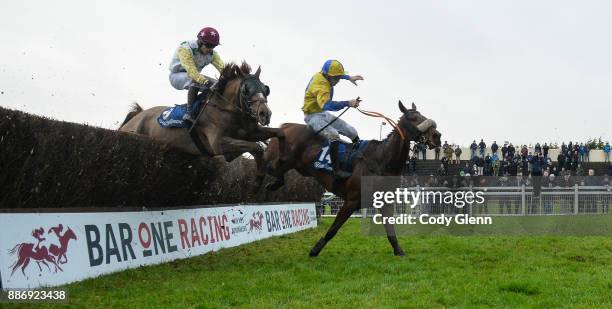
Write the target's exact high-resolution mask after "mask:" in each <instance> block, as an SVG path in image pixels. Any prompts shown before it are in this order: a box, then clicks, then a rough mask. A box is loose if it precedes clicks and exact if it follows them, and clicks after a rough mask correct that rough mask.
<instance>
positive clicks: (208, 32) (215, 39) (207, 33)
mask: <svg viewBox="0 0 612 309" xmlns="http://www.w3.org/2000/svg"><path fill="white" fill-rule="evenodd" d="M219 39H220V38H219V31H217V30H216V29H215V28H212V27H204V28H202V30H200V32H198V40H200V42H202V43H208V44H211V45H215V46H216V45H219Z"/></svg>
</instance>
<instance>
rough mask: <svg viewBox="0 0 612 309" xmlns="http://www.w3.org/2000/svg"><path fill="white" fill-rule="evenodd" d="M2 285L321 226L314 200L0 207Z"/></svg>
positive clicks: (50, 280) (75, 275)
mask: <svg viewBox="0 0 612 309" xmlns="http://www.w3.org/2000/svg"><path fill="white" fill-rule="evenodd" d="M0 225H1V226H2V232H1V233H0V279H1V281H0V282H1V285H2V286H1V287H2V289H11V288H38V287H44V286H57V285H62V284H66V283H70V282H74V281H78V280H83V279H86V278H91V277H97V276H99V275H102V274H107V273H111V272H116V271H119V270H123V269H127V268H135V267H140V266H143V265H151V264H158V263H163V262H168V261H172V260H176V259H184V258H189V257H191V256H195V255H201V254H204V253H207V252H210V251H214V250H219V249H221V248H227V247H233V246H237V245H240V244H244V243H249V242H253V241H256V240H259V239H263V238H267V237H271V236H275V235H283V234H288V233H293V232H297V231H300V230H304V229H307V228H312V227H316V225H317V220H316V212H315V208H314V204H313V203H307V204H280V205H241V206H228V207H216V208H197V209H181V210H164V211H142V212H97V213H92V212H91V213H0Z"/></svg>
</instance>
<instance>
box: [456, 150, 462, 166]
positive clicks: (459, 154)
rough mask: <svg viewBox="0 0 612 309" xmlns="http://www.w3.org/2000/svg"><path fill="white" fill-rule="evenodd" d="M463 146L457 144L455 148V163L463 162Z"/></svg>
mask: <svg viewBox="0 0 612 309" xmlns="http://www.w3.org/2000/svg"><path fill="white" fill-rule="evenodd" d="M461 152H462V150H461V147H459V146H457V148H455V163H456V164H459V162H461Z"/></svg>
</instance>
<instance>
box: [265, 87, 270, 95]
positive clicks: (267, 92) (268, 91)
mask: <svg viewBox="0 0 612 309" xmlns="http://www.w3.org/2000/svg"><path fill="white" fill-rule="evenodd" d="M264 91H265V92H266V93H264V94H265V95H266V97H267V96H269V95H270V87H268V85H264Z"/></svg>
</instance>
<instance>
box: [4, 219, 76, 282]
mask: <svg viewBox="0 0 612 309" xmlns="http://www.w3.org/2000/svg"><path fill="white" fill-rule="evenodd" d="M63 229H64V226H63V225H62V224H60V225H58V226H55V227H51V228H50V229H49V231H48V232H47V234H51V233H54V234H55V235H56V236H57V239H58V240H59V246H58V244H51V246H49V248H47V246H44V245H43V246H41V245H40V243H41V242H43V241H45V240H46V238H45V237H44V236H45V230H44V229H43V228H42V227H40V228H38V229H35V230H33V231H32V237H34V239H36V240H37V242H36V243H27V242H22V243H20V244H17V245H15V247H13V249H11V250H9V254H10V255H17V260H16V261H15V263H13V265H11V267H12V268H13V269H12V272H11V277H12V276H13V274H15V271H17V269H18V268H21V273H23V275H24V276H25V275H26V274H25V270H26V268H27V267H28V266H29V265H30V262H31V261H32V260H33V261H34V262H36V265H37V266H38V270H39V273H41V272H42V271H43V269H42V267H41V266H40V264H41V263H42V264H43V265H45V266H47V269H48V270H49V272H51V266H49V264H52V265H53V266H54V273H57V271H58V270H60V271H64V270H63V269H62V267H60V264H66V263H68V257H67V256H66V252H67V251H68V244H69V242H70V240H71V239H74V240H76V239H77V237H76V235H75V234H74V232H73V231H72V229H70V228H68V229H67V230H66V231H65V232H64V233H63V234H62V231H63Z"/></svg>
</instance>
